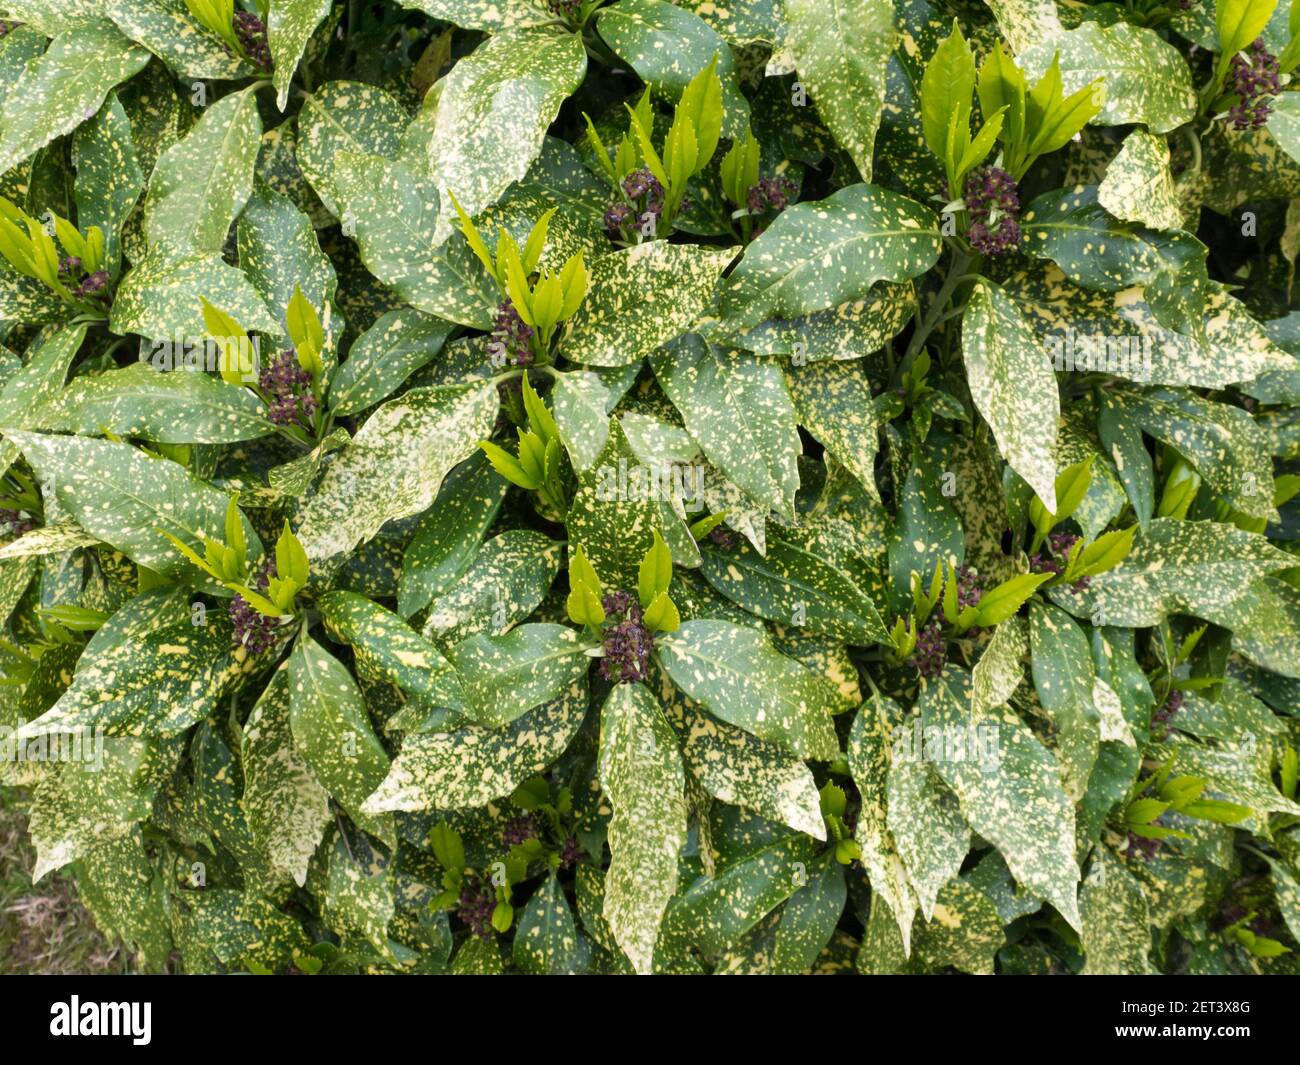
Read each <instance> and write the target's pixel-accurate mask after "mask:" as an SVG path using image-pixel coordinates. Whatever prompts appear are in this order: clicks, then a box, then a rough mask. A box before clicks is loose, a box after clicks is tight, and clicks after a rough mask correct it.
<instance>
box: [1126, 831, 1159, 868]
mask: <svg viewBox="0 0 1300 1065" xmlns="http://www.w3.org/2000/svg"><path fill="white" fill-rule="evenodd" d="M1159 849H1160V841H1159V840H1158V839H1147V838H1146V837H1145V836H1139V835H1136V834H1135V833H1133V832H1130V833H1129V834H1128V849H1127V850H1125V852H1124V854H1125V856H1126V857H1129V858H1141V859H1142V860H1143V861H1144V862H1149V861H1150V860H1151V859H1152V858H1154V857H1155V856H1156V851H1158V850H1159Z"/></svg>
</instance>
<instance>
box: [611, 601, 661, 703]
mask: <svg viewBox="0 0 1300 1065" xmlns="http://www.w3.org/2000/svg"><path fill="white" fill-rule="evenodd" d="M601 605H602V606H603V607H604V608H605V615H606V617H617V616H619V615H622V617H623V620H622V621H620V622H618V623H617V624H615V625H611V626H610V627H609V628H607V629H606V630H605V633H604V637H603V640H604V644H605V657H604V658H602V659H601V660H600V673H601V676H603V677H604V678H605V679H606V680H612V681H615V682H616V683H619V684H631V683H633V682H635V681H639V680H645V679H646V677H647V676H649V674H650V652H651V651H652V650H653V649H654V640H653V637H652V636H651V633H650V630H649V629H647V628H646V627H645V624H644V623H643V622H642V620H641V606H640V604H639V603H637V601H636V600H635V599H633V598H632V596H630V595H629V594H628V593H627V592H621V591H620V592H613V593H612V594H610V595H607V596H605V597H604V598H603V599H602V600H601Z"/></svg>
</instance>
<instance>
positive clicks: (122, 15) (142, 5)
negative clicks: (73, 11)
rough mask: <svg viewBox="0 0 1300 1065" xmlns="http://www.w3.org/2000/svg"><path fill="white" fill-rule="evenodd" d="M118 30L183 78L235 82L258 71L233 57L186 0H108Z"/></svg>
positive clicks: (108, 6) (238, 58)
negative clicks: (190, 8)
mask: <svg viewBox="0 0 1300 1065" xmlns="http://www.w3.org/2000/svg"><path fill="white" fill-rule="evenodd" d="M102 6H103V7H106V8H107V10H106V11H104V14H106V15H107V16H108V17H109V18H111V19H112V20H113V22H114V23H116V24H117V28H118V29H119V30H121V31H122V32H123V33H125V34H126V35H127V36H128V37H130V38H131V40H133V41H135V42H136V43H137V44H142V45H144V47H146V48H148V49H149V51H151V52H153V54H154V55H156V56H157V57H158V58H159V59H161V60H162V61H163V62H164V63H166V64H167V65H168V66H169V67H171V68H172V70H173V71H175V73H176V74H177V75H179V76H180V77H183V78H211V79H214V80H217V81H235V80H237V79H239V78H247V77H251V76H252V75H253V74H255V73H256V72H257V71H256V68H255V67H254V66H253V64H252V63H249V62H248V61H247V60H245V59H243V58H241V57H240V56H237V55H235V54H233V53H232V52H231V51H230V49H229V48H227V47H226V45H225V44H224V43H223V42H222V40H221V38H220V37H218V36H217V35H216V34H215V33H213V32H211V31H210V30H208V29H207V28H206V27H204V26H202V25H201V24H200V23H199V22H198V21H197V20H196V19H195V18H194V16H193V15H191V14H190V10H189V8H188V7H187V6H186V4H185V0H109V2H108V3H107V4H104V5H102Z"/></svg>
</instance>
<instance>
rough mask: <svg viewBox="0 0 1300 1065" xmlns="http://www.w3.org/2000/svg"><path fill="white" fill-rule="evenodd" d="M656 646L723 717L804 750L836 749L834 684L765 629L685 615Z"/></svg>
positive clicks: (676, 674)
mask: <svg viewBox="0 0 1300 1065" xmlns="http://www.w3.org/2000/svg"><path fill="white" fill-rule="evenodd" d="M655 653H656V655H657V657H658V660H659V664H660V665H661V666H663V668H664V670H665V671H666V672H667V674H668V676H669V677H671V678H672V681H673V683H674V684H676V685H677V687H679V688H680V689H681V690H682V691H684V692H685V693H686V694H687V695H689V696H690V697H691V698H692V699H694V700H696V701H697V702H699V703H700V704H702V705H703V706H704V708H705V709H707V710H708V711H709V712H710V713H712V714H714V715H715V716H717V717H720V718H722V720H723V721H726V722H729V723H730V724H732V725H735V726H737V727H738V728H743V729H745V730H746V731H747V732H751V733H753V734H754V735H755V736H757V737H758V738H759V739H764V740H769V741H771V742H773V743H777V744H780V745H781V746H783V747H785V748H786V749H787V750H789V751H790V752H791V753H792V754H796V755H798V756H799V757H800V758H812V759H817V760H819V761H820V760H826V759H830V758H834V757H835V755H836V754H837V753H838V751H839V741H838V740H837V739H836V738H835V727H834V724H833V722H832V721H831V711H832V709H833V707H834V702H835V696H834V692H833V689H831V687H830V684H829V683H828V682H827V681H826V680H824V679H823V678H821V677H818V676H817V675H815V674H814V673H812V672H810V671H809V670H807V669H804V667H803V666H801V665H799V664H798V663H796V662H794V661H793V660H791V659H789V658H787V657H786V656H785V655H783V654H781V653H780V652H779V651H777V650H776V649H775V648H774V647H773V646H772V644H771V641H770V640H769V639H768V638H767V636H766V635H764V634H763V633H760V632H756V631H754V630H753V629H750V628H742V627H741V626H738V625H732V624H730V623H729V622H726V621H711V620H703V619H700V620H695V621H687V622H685V623H684V624H683V625H682V627H681V628H680V629H678V630H677V631H676V632H673V633H667V634H665V635H662V636H660V637H659V639H658V641H657V642H656V645H655Z"/></svg>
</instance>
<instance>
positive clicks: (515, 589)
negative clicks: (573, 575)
mask: <svg viewBox="0 0 1300 1065" xmlns="http://www.w3.org/2000/svg"><path fill="white" fill-rule="evenodd" d="M560 547H561V545H560V544H559V543H557V542H556V541H554V540H552V539H551V538H550V537H548V536H546V535H544V534H543V533H539V532H534V531H532V530H530V529H510V530H507V531H506V532H503V533H501V535H499V536H494V537H493V538H492V539H491V540H488V541H487V542H486V543H485V544H483V546H482V547H481V548H479V551H478V554H477V555H475V556H474V561H473V562H471V563H470V564H469V566H468V567H467V568H466V569H465V571H464V572H463V573H462V574H461V575H460V576H459V577H458V578H456V581H455V583H454V584H452V585H451V586H450V587H448V588H447V590H446V591H444V592H443V593H442V594H441V595H439V596H437V597H436V598H435V599H434V600H433V602H432V603H430V604H429V616H428V619H427V620H426V621H425V623H424V630H423V631H424V635H425V637H426V638H428V639H431V640H437V641H439V642H440V643H444V644H445V643H459V642H460V641H461V640H463V639H465V637H467V636H473V635H475V634H476V633H480V632H490V633H494V634H497V635H500V634H501V633H503V632H505V631H506V630H507V629H509V628H510V627H511V626H513V625H516V624H518V623H519V622H520V621H522V620H523V619H524V618H526V617H528V615H529V614H531V613H532V612H533V611H534V610H535V609H536V608H537V605H538V604H539V603H540V602H541V601H542V600H543V599H544V598H545V597H546V593H547V592H549V591H550V590H551V584H552V582H553V581H554V580H555V577H556V574H558V573H559V572H560Z"/></svg>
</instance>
